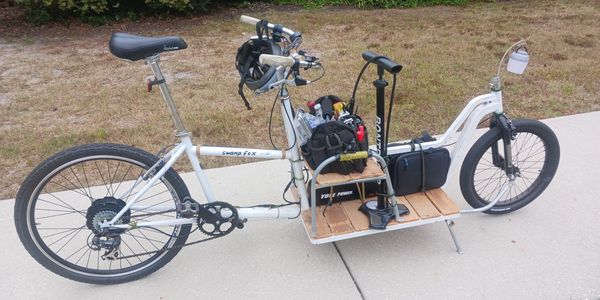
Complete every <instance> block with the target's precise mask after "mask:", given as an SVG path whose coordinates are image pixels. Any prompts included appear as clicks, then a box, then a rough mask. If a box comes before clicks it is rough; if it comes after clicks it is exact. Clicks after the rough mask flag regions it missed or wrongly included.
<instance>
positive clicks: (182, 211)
mask: <svg viewBox="0 0 600 300" xmlns="http://www.w3.org/2000/svg"><path fill="white" fill-rule="evenodd" d="M177 210H178V211H179V215H180V216H181V217H182V218H193V217H194V216H195V215H197V214H198V211H199V210H200V204H198V203H197V202H195V201H193V200H191V199H189V198H188V197H186V198H184V202H183V203H178V204H177Z"/></svg>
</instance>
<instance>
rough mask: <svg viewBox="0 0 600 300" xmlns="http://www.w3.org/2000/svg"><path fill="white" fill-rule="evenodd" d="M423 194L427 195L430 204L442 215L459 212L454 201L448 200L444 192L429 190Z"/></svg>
mask: <svg viewBox="0 0 600 300" xmlns="http://www.w3.org/2000/svg"><path fill="white" fill-rule="evenodd" d="M425 194H427V197H428V198H429V200H431V203H433V205H434V206H435V207H436V208H437V209H438V211H439V212H441V213H442V214H443V215H445V216H447V215H454V214H457V213H459V212H460V209H459V208H458V206H457V205H456V203H454V201H452V199H450V197H448V195H447V194H446V192H444V191H443V190H442V189H433V190H429V191H427V192H425Z"/></svg>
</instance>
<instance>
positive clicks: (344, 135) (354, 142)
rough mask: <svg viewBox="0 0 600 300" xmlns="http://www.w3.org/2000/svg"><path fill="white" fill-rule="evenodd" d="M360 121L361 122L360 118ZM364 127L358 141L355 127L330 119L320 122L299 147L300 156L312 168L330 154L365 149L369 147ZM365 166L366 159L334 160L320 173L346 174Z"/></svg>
mask: <svg viewBox="0 0 600 300" xmlns="http://www.w3.org/2000/svg"><path fill="white" fill-rule="evenodd" d="M354 117H355V118H356V120H357V121H358V120H360V118H359V117H358V116H354ZM360 122H361V123H362V120H360ZM354 124H356V123H354ZM363 127H364V124H363ZM364 128H365V129H364V136H362V139H361V141H359V140H358V136H357V133H356V129H354V128H352V126H350V125H347V124H346V123H344V122H341V121H330V122H326V123H323V124H320V125H318V126H317V127H315V129H314V131H313V133H312V136H311V138H310V139H309V140H308V142H307V143H306V144H305V145H303V146H302V147H301V150H302V156H303V157H304V159H305V160H306V162H307V163H308V165H309V166H310V167H311V168H312V169H313V170H314V169H316V168H317V167H318V166H319V164H321V163H322V162H323V161H325V160H326V159H327V158H329V157H331V156H335V155H338V154H343V153H352V152H357V151H366V150H368V148H369V142H368V137H367V133H366V127H364ZM366 166H367V160H366V159H360V160H352V161H345V162H341V161H336V162H333V163H331V164H329V165H328V166H326V167H325V168H324V169H323V170H322V171H321V173H322V174H324V173H340V174H348V173H350V172H353V171H357V172H362V171H363V170H364V169H365V167H366Z"/></svg>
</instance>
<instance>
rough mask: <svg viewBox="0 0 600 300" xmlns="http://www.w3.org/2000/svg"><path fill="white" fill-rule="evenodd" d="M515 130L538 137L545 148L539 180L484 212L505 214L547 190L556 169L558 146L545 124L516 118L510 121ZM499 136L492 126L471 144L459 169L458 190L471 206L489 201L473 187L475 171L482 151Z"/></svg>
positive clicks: (497, 129)
mask: <svg viewBox="0 0 600 300" xmlns="http://www.w3.org/2000/svg"><path fill="white" fill-rule="evenodd" d="M512 123H513V125H514V126H515V127H516V131H517V132H527V133H532V134H534V135H536V136H538V137H539V138H540V139H541V140H542V142H543V143H544V147H545V150H546V156H545V162H544V170H542V173H540V175H539V177H540V180H539V181H537V179H536V182H534V183H535V184H536V186H535V187H534V188H532V189H531V191H529V192H528V193H527V194H525V195H524V196H523V197H522V199H519V200H518V201H515V202H512V203H508V204H496V205H494V206H493V207H492V208H490V209H489V210H486V211H484V213H487V214H506V213H510V212H513V211H516V210H518V209H521V208H523V207H525V206H526V205H528V204H529V203H531V202H532V201H533V200H535V199H536V198H537V197H539V195H540V194H542V193H543V192H544V190H546V188H547V187H548V185H549V184H550V182H551V181H552V179H553V178H554V175H555V174H556V170H557V169H558V164H559V160H560V145H559V142H558V139H557V137H556V135H555V134H554V132H553V131H552V129H550V127H548V126H547V125H546V124H544V123H542V122H540V121H537V120H529V119H518V120H513V121H512ZM501 138H502V132H501V130H500V128H497V127H496V128H492V129H491V130H489V131H488V132H486V133H485V134H483V136H481V137H480V138H479V139H478V140H477V141H476V142H475V143H474V144H473V146H472V147H471V149H470V150H469V152H468V153H467V155H466V156H465V159H464V161H463V164H462V167H461V170H460V189H461V192H462V195H463V197H464V198H465V200H466V201H467V203H468V204H469V205H470V206H471V207H473V208H480V207H483V206H485V205H487V204H488V203H489V202H487V201H484V200H483V199H482V198H481V197H479V196H478V195H477V192H476V191H475V188H474V171H475V169H476V167H477V164H478V162H479V160H480V158H481V157H482V156H483V154H484V153H485V152H486V151H487V150H488V148H490V147H491V145H492V144H493V143H494V142H497V141H498V140H500V139H501Z"/></svg>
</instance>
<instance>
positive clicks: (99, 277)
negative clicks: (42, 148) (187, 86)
mask: <svg viewBox="0 0 600 300" xmlns="http://www.w3.org/2000/svg"><path fill="white" fill-rule="evenodd" d="M241 21H242V22H244V23H247V24H250V25H254V26H256V28H257V36H255V37H253V38H251V40H250V41H251V42H253V43H263V39H264V41H266V42H264V43H266V44H265V45H267V46H265V47H264V49H262V48H261V49H260V51H258V53H256V51H255V53H253V54H248V55H254V56H255V57H254V59H253V61H252V63H251V64H252V67H248V66H250V65H251V64H247V65H245V66H242V67H240V68H239V69H240V70H241V69H243V71H240V73H241V75H242V78H246V79H248V80H246V81H245V82H244V84H245V85H246V86H247V87H249V88H250V89H252V90H253V91H254V92H255V93H256V94H264V93H267V92H269V91H271V90H274V91H276V93H277V95H278V97H277V102H278V103H279V106H280V108H281V112H282V116H283V123H284V124H283V125H284V129H285V133H286V139H287V145H288V148H287V149H283V150H272V149H251V148H235V147H216V146H204V145H195V144H193V143H192V140H191V134H190V132H189V131H187V130H186V129H185V126H184V124H183V122H182V120H181V118H180V115H179V113H178V111H177V109H176V107H175V103H174V101H173V99H172V97H171V94H170V92H169V89H168V87H167V83H166V81H165V77H164V76H163V73H162V72H161V69H160V67H159V61H160V60H159V57H160V53H162V52H166V51H175V50H179V49H185V48H186V47H187V45H186V43H185V41H184V40H183V39H182V38H180V37H175V36H171V37H142V36H136V35H131V34H126V33H114V34H113V35H112V36H111V39H110V43H109V47H110V49H111V53H113V54H114V55H115V56H117V57H119V58H123V59H127V60H130V61H138V60H145V61H146V62H147V64H148V65H149V67H150V68H151V70H152V72H153V75H154V76H153V78H151V79H150V80H149V81H148V82H147V84H148V88H149V90H150V89H151V88H152V87H153V86H158V88H159V90H160V93H161V94H162V97H163V99H164V101H165V103H166V106H167V108H168V110H169V112H170V114H171V116H172V119H173V122H174V125H175V128H176V132H175V135H176V137H177V138H178V139H179V143H177V144H176V145H174V146H172V147H167V148H165V149H164V151H161V153H159V154H158V155H153V154H150V153H148V152H146V151H144V150H141V149H138V148H135V147H132V146H127V145H118V144H88V145H81V146H76V147H73V148H70V149H66V150H64V151H61V152H59V153H57V154H56V155H54V156H52V157H50V158H48V159H47V160H46V161H44V162H43V163H42V164H40V165H39V166H38V167H36V168H35V169H34V170H33V171H32V172H31V174H30V175H29V176H28V177H27V178H26V180H25V181H24V182H23V184H22V186H21V188H20V190H19V192H18V194H17V197H16V204H15V225H16V228H17V233H18V235H19V237H20V239H21V241H22V243H23V245H24V246H25V248H26V249H27V251H28V252H29V253H30V254H31V255H32V256H33V257H34V258H35V259H36V260H37V261H38V262H39V263H40V264H42V265H43V266H44V267H46V268H47V269H49V270H51V271H52V272H54V273H57V274H59V275H61V276H64V277H66V278H69V279H73V280H77V281H82V282H87V283H95V284H112V283H121V282H127V281H131V280H135V279H139V278H141V277H144V276H146V275H148V274H150V273H152V272H154V271H156V270H158V269H160V268H161V267H162V266H164V265H165V264H167V263H168V262H169V261H170V260H171V259H173V257H174V256H175V255H176V254H177V253H178V252H179V251H180V250H181V248H182V247H183V246H187V245H190V244H197V243H201V242H206V241H210V240H212V239H216V238H220V237H224V236H226V235H228V234H230V233H231V232H233V231H234V230H236V229H242V228H243V227H244V226H246V223H247V222H248V221H250V220H254V219H290V218H298V217H301V219H302V220H303V223H304V225H305V229H306V231H307V233H308V236H309V239H310V241H311V242H312V243H315V244H320V243H326V242H333V241H336V240H342V239H347V238H354V237H359V236H364V235H369V234H376V233H380V232H386V231H390V230H397V229H401V228H406V227H411V226H416V225H422V224H428V223H432V222H436V221H444V222H446V224H447V225H448V228H449V229H450V233H451V234H452V238H453V240H454V243H455V245H456V248H457V250H458V251H460V247H459V245H458V242H457V240H456V238H455V236H454V234H453V232H452V228H451V225H452V220H453V219H455V218H457V217H458V216H459V215H460V214H465V213H471V212H485V213H489V214H504V213H509V212H512V211H515V210H517V209H520V208H522V207H524V206H525V205H527V204H529V203H530V202H531V201H533V200H534V199H535V198H537V197H538V196H539V195H540V194H541V193H542V192H543V191H544V190H545V189H546V187H547V186H548V185H549V183H550V181H551V180H552V178H553V176H554V174H555V172H556V169H557V167H558V162H559V156H560V150H559V144H558V140H557V138H556V136H555V135H554V133H553V132H552V130H551V129H550V128H549V127H548V126H546V125H545V124H543V123H541V122H539V121H535V120H510V119H509V118H508V117H507V115H506V114H505V113H504V109H503V105H502V87H501V82H500V77H499V73H500V66H502V63H503V61H504V59H505V57H503V58H502V60H501V62H500V66H499V69H498V73H497V74H496V76H495V77H494V78H493V79H492V81H491V83H490V89H491V91H490V92H489V93H488V94H485V95H481V96H478V97H475V98H473V99H472V100H470V101H469V102H468V104H467V105H466V106H465V108H464V109H463V110H462V111H461V112H460V114H459V115H458V117H457V118H456V119H455V120H454V121H453V122H452V124H451V125H450V127H449V128H448V129H447V130H446V131H445V133H444V134H443V135H441V136H440V137H439V138H437V139H434V138H427V139H421V140H419V141H418V142H417V143H415V142H409V143H388V141H387V138H386V133H387V132H386V131H385V129H386V126H385V122H384V115H385V111H384V110H385V109H384V108H385V107H384V106H383V101H380V100H381V99H383V95H384V88H385V86H386V85H387V82H384V80H383V75H384V73H385V72H387V73H389V74H393V76H394V84H393V85H394V86H395V76H396V74H397V73H398V72H400V70H401V68H402V67H401V66H400V65H399V64H397V63H395V62H394V61H393V60H391V59H390V58H388V57H386V56H382V55H378V54H375V53H372V52H365V53H363V58H364V59H365V61H366V64H365V67H364V68H363V70H362V71H361V73H362V72H363V71H364V70H365V68H366V67H367V66H368V65H369V64H374V65H376V66H377V69H378V80H379V86H377V83H375V85H376V87H377V88H378V90H377V97H378V102H377V105H378V107H377V120H376V123H377V126H376V128H375V129H376V134H377V135H376V136H377V138H376V141H377V144H376V148H372V149H369V150H365V151H357V152H353V153H342V154H339V155H334V156H331V157H329V158H327V159H325V161H323V162H322V163H320V164H319V165H318V166H317V167H316V168H315V169H314V170H312V172H313V173H312V176H309V175H308V174H306V172H305V171H306V165H305V162H304V161H303V156H302V153H301V152H300V150H299V147H298V146H299V145H298V140H299V138H300V136H299V134H298V130H297V127H296V126H295V125H294V119H295V116H296V114H297V111H295V110H294V109H292V103H291V97H290V95H289V93H288V87H295V86H304V85H308V84H311V83H312V82H313V81H310V80H307V79H304V78H303V77H302V76H301V75H300V73H301V72H303V71H304V70H309V69H315V70H320V69H322V68H323V64H322V62H321V61H320V60H319V59H318V58H316V57H313V56H311V55H309V54H308V53H306V52H304V51H301V50H299V49H300V48H299V47H300V45H301V43H302V35H301V34H300V33H299V32H296V31H294V30H291V29H289V28H286V27H284V26H282V25H279V24H272V23H269V22H267V21H265V20H258V19H255V18H251V17H247V16H242V17H241ZM269 30H270V32H269ZM257 40H258V41H260V42H257ZM261 45H262V44H261ZM514 49H517V50H516V51H513V52H510V51H511V50H514ZM253 50H256V48H253ZM526 51H527V50H526V48H525V47H524V43H522V42H520V43H517V44H515V45H513V46H512V47H510V48H509V49H508V50H507V52H506V54H505V56H506V55H508V54H509V53H510V58H513V56H514V57H515V59H517V61H516V62H511V61H509V67H511V68H513V71H514V69H520V70H516V72H517V73H518V72H523V70H524V64H523V58H527V52H526ZM242 52H243V51H242ZM250 52H251V51H250ZM250 52H248V53H250ZM238 55H240V51H238ZM519 59H521V61H520V62H519V61H518V60H519ZM525 62H526V60H525ZM240 64H244V62H243V61H242V62H241V63H240ZM240 64H238V66H239V65H240ZM511 64H512V66H511ZM519 64H520V65H519ZM244 67H245V68H244ZM376 81H377V80H376ZM241 87H242V83H240V90H241ZM240 94H242V95H243V93H240ZM392 94H393V91H392ZM242 97H243V98H244V100H245V97H244V96H242ZM353 99H354V96H353V97H352V100H351V102H352V104H350V105H349V109H350V110H353V109H354V108H353V106H354V103H353ZM390 111H391V109H390ZM389 117H390V116H389V113H388V122H389ZM486 119H489V120H490V126H489V130H488V131H487V132H486V133H484V134H483V135H482V136H481V137H480V138H479V139H478V140H477V141H476V142H475V143H474V144H473V146H472V147H471V148H470V150H469V151H468V152H467V154H466V156H465V158H464V161H463V163H462V167H461V170H460V188H461V191H462V195H463V196H464V198H465V200H466V201H467V203H468V204H469V205H470V206H472V207H473V209H469V210H458V209H457V208H456V207H455V206H453V205H454V204H453V202H452V201H451V200H449V199H448V198H447V195H445V194H444V193H443V191H441V190H440V189H434V190H429V191H425V189H423V193H417V194H411V195H407V196H402V195H396V194H395V193H394V186H393V185H392V183H391V179H390V172H389V170H388V169H389V168H388V163H389V162H390V160H389V159H388V158H389V157H392V156H397V155H402V154H406V153H413V152H415V151H420V152H421V154H422V153H424V152H425V151H427V150H429V149H439V148H444V147H446V146H447V145H448V144H450V142H451V140H452V139H453V138H454V137H455V136H456V135H458V138H456V143H455V144H454V147H453V149H452V151H451V153H450V160H449V166H448V170H447V171H448V172H447V174H445V175H444V177H447V176H450V174H452V172H453V170H455V169H456V168H457V167H458V165H457V161H459V159H460V158H461V155H462V154H463V152H464V151H465V147H466V146H467V144H468V143H469V142H470V141H471V139H472V137H473V135H474V131H475V129H476V128H477V126H478V125H479V124H480V123H481V122H482V120H486ZM387 128H389V123H388V124H387ZM459 130H460V131H459ZM459 132H460V133H459ZM415 148H417V149H415ZM183 156H185V157H187V158H188V159H189V161H190V164H191V166H192V169H193V171H194V174H195V176H196V179H197V180H198V182H199V183H200V186H201V187H202V191H203V194H204V198H205V199H206V202H205V203H200V202H199V201H197V200H196V199H198V198H199V197H197V196H196V197H194V195H191V194H190V192H189V190H188V188H187V187H186V184H185V183H184V181H183V180H182V179H181V177H180V176H179V175H178V174H177V173H176V172H175V171H174V170H173V168H172V167H173V165H174V164H175V162H176V161H177V160H178V159H180V158H181V157H183ZM199 156H224V157H246V158H261V159H287V160H289V162H290V168H291V179H290V184H289V185H288V187H289V186H293V188H294V193H295V195H296V197H297V199H298V202H291V201H288V202H286V203H283V204H259V205H255V206H250V207H241V206H236V205H234V204H232V203H229V202H227V201H223V199H217V198H216V197H215V195H214V193H213V190H212V187H211V185H210V183H209V179H208V178H207V176H206V174H205V172H204V170H203V169H202V167H201V165H200V162H199V159H198V157H199ZM359 159H363V160H364V159H367V160H368V162H369V163H368V164H369V166H368V167H367V168H370V170H371V171H373V169H375V172H373V173H369V172H364V173H365V174H364V175H357V176H355V177H352V176H350V177H344V178H343V179H342V180H339V181H335V180H334V182H331V181H329V182H319V178H321V177H323V176H327V175H321V172H322V171H323V169H324V168H326V167H327V166H328V165H330V164H332V163H334V162H338V161H353V160H359ZM424 173H425V169H423V174H424ZM309 177H310V179H308V178H309ZM309 180H310V182H311V186H310V189H309V188H307V184H306V183H307V181H309ZM444 180H445V178H444ZM366 181H369V182H376V184H377V189H378V192H377V193H376V196H375V198H374V199H376V200H373V201H366V202H365V199H362V198H364V197H361V200H362V201H361V202H360V203H358V204H361V205H362V206H364V207H365V209H367V210H368V211H367V212H364V213H360V212H356V211H355V210H356V209H354V208H358V206H355V207H354V208H353V209H349V207H350V206H348V205H350V204H347V203H352V202H344V203H342V204H338V205H336V206H335V208H331V210H330V212H331V211H335V209H336V210H337V211H338V212H339V211H342V212H344V213H345V214H347V220H349V221H348V224H341V225H340V224H330V223H328V222H330V221H331V220H328V219H327V215H326V213H325V211H324V210H323V208H322V206H319V205H318V203H317V197H316V190H317V187H330V186H334V185H336V184H340V183H344V184H355V183H362V182H366ZM422 185H423V187H424V186H425V184H424V183H423V184H422ZM363 192H364V191H363ZM440 199H441V200H440ZM336 204H337V203H336ZM362 206H361V207H362ZM332 207H333V206H332ZM399 208H402V209H406V210H407V211H405V212H402V209H399ZM427 209H430V210H431V211H429V212H427ZM361 218H362V219H361ZM359 219H360V220H359ZM355 220H358V221H355ZM361 222H362V225H361V224H359V223H361ZM365 222H366V223H365ZM328 224H329V225H331V226H327V225H328ZM365 224H366V225H365ZM333 225H335V226H333ZM337 225H340V226H337ZM344 226H346V227H350V229H347V228H346V229H340V228H342V227H344ZM361 226H362V227H361ZM323 230H324V231H323ZM195 231H199V232H200V233H202V234H203V235H204V237H205V238H203V239H201V240H198V241H194V242H187V239H188V236H190V235H191V234H192V233H193V232H195Z"/></svg>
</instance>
